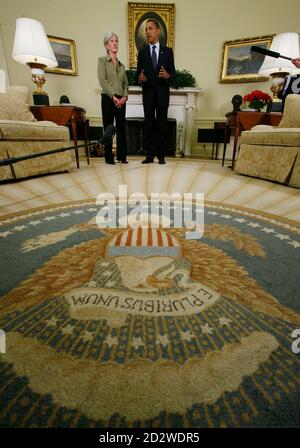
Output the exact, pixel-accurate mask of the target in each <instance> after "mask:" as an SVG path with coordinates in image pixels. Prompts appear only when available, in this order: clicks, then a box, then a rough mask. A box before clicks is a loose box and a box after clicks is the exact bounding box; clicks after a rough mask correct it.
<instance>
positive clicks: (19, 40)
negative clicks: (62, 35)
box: [12, 18, 58, 106]
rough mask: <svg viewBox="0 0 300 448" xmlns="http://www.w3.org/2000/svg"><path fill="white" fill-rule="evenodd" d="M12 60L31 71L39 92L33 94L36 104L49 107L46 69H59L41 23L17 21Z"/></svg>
mask: <svg viewBox="0 0 300 448" xmlns="http://www.w3.org/2000/svg"><path fill="white" fill-rule="evenodd" d="M12 58H13V59H14V61H16V62H19V63H20V64H26V65H28V66H29V67H30V69H31V75H32V81H33V82H34V83H35V84H36V85H37V90H36V91H34V92H33V102H34V104H36V105H47V106H48V105H49V97H48V94H47V93H46V92H45V91H44V90H43V84H44V83H45V77H44V70H45V67H49V68H54V67H57V65H58V62H57V60H56V57H55V55H54V53H53V50H52V48H51V45H50V42H49V40H48V37H47V34H46V32H45V29H44V27H43V25H42V24H41V23H40V22H38V21H37V20H33V19H28V18H20V19H17V20H16V32H15V40H14V47H13V51H12Z"/></svg>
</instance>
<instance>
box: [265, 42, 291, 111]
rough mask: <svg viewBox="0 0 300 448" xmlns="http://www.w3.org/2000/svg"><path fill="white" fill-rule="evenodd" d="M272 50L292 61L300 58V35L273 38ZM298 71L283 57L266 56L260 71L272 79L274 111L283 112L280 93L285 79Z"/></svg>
mask: <svg viewBox="0 0 300 448" xmlns="http://www.w3.org/2000/svg"><path fill="white" fill-rule="evenodd" d="M270 50H271V51H274V52H277V53H280V55H284V56H286V57H290V58H291V59H293V58H296V57H299V55H300V46H299V34H298V33H282V34H277V35H276V36H274V37H273V40H272V43H271V46H270ZM297 73H300V70H299V69H297V68H296V67H295V66H294V65H293V64H292V62H291V61H289V60H287V59H283V58H281V57H279V58H274V57H271V56H266V57H265V60H264V62H263V64H262V66H261V68H260V70H259V74H260V75H262V76H270V77H271V78H272V85H271V91H272V93H273V103H272V109H271V110H272V111H273V112H275V111H281V100H280V99H279V98H278V94H279V92H280V91H281V90H282V87H283V84H284V80H285V77H286V76H287V75H288V74H297Z"/></svg>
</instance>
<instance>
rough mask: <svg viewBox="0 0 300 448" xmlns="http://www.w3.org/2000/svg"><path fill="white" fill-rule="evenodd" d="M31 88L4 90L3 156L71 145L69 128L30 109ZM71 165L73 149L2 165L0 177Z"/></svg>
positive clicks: (0, 116) (0, 102)
mask: <svg viewBox="0 0 300 448" xmlns="http://www.w3.org/2000/svg"><path fill="white" fill-rule="evenodd" d="M28 95H29V91H28V88H27V87H25V86H13V87H8V88H7V90H6V92H5V93H0V160H2V159H7V158H9V157H18V156H24V155H29V154H36V153H39V152H44V151H48V150H50V149H57V148H62V147H67V146H72V144H73V143H72V142H70V136H69V129H68V128H67V127H66V126H58V125H57V124H55V123H53V122H51V121H36V119H35V118H34V116H33V114H32V113H31V112H30V110H29V105H28ZM70 169H71V154H70V151H65V152H61V153H56V154H51V155H47V156H40V157H36V158H32V159H28V160H24V161H20V162H17V163H15V164H13V165H10V166H7V165H6V166H0V180H2V181H3V180H8V179H20V178H25V177H29V176H35V175H39V174H47V173H56V172H63V171H68V170H70Z"/></svg>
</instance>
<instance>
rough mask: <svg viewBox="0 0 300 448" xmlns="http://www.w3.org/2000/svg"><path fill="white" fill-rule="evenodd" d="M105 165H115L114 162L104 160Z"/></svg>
mask: <svg viewBox="0 0 300 448" xmlns="http://www.w3.org/2000/svg"><path fill="white" fill-rule="evenodd" d="M105 163H108V165H115V164H116V163H115V161H114V160H105Z"/></svg>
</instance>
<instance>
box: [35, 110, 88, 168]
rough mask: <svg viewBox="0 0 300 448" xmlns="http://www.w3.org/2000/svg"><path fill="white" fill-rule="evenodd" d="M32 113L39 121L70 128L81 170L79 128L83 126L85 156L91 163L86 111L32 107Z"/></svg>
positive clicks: (77, 162)
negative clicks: (78, 146) (51, 122)
mask: <svg viewBox="0 0 300 448" xmlns="http://www.w3.org/2000/svg"><path fill="white" fill-rule="evenodd" d="M30 110H31V112H32V113H33V115H34V116H35V118H36V119H37V120H38V121H41V120H46V121H53V122H54V123H56V124H58V125H60V126H70V127H71V128H72V133H73V141H74V146H75V154H76V164H77V168H79V154H78V148H77V145H78V139H77V128H78V126H80V125H83V129H84V142H85V154H86V158H87V163H88V164H89V163H90V142H89V137H88V135H89V132H88V131H89V129H88V128H89V120H87V118H86V115H85V110H84V109H83V108H82V107H78V106H71V105H70V106H65V105H64V106H31V107H30Z"/></svg>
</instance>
